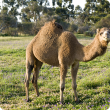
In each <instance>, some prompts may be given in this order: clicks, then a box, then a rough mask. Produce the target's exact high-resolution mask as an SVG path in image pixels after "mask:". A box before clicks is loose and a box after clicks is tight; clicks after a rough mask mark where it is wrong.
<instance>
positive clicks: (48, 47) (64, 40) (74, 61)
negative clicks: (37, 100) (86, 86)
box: [25, 20, 110, 103]
mask: <svg viewBox="0 0 110 110" xmlns="http://www.w3.org/2000/svg"><path fill="white" fill-rule="evenodd" d="M109 41H110V29H108V28H106V27H104V28H101V29H97V33H96V36H95V38H94V39H93V41H92V43H90V44H89V45H87V46H83V45H82V44H80V43H79V42H78V40H77V38H76V37H75V35H74V34H73V33H71V32H68V31H64V29H63V27H62V26H61V25H60V24H58V23H57V22H55V20H53V21H50V22H48V23H45V25H44V26H43V27H42V28H41V30H40V31H39V32H38V34H37V35H36V36H35V37H34V38H33V39H32V41H31V42H30V43H29V44H28V46H27V48H26V75H25V89H26V100H27V101H29V90H28V88H29V80H30V75H31V71H32V70H33V78H32V83H33V86H34V88H35V91H36V95H37V96H39V90H38V85H37V80H38V74H39V70H40V68H41V66H42V64H43V63H46V64H49V65H52V66H59V67H60V101H61V103H63V91H64V88H65V77H66V74H67V69H68V67H69V66H71V76H72V88H73V91H74V95H75V101H76V102H78V96H77V92H76V88H77V84H76V76H77V71H78V68H79V62H80V61H82V62H88V61H91V60H93V59H94V58H96V57H98V56H101V55H103V54H104V53H105V52H106V49H107V45H108V43H109Z"/></svg>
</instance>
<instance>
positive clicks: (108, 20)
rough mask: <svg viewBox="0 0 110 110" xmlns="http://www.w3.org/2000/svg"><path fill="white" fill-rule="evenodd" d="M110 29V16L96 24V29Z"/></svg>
mask: <svg viewBox="0 0 110 110" xmlns="http://www.w3.org/2000/svg"><path fill="white" fill-rule="evenodd" d="M102 27H108V28H109V27H110V14H108V15H107V16H106V17H104V18H102V19H101V20H100V21H98V22H97V23H96V28H102Z"/></svg>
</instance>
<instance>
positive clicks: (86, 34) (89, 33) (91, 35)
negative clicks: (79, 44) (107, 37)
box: [84, 31, 94, 37]
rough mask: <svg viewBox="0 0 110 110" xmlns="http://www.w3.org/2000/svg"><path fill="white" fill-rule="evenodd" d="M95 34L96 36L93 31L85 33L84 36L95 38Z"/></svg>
mask: <svg viewBox="0 0 110 110" xmlns="http://www.w3.org/2000/svg"><path fill="white" fill-rule="evenodd" d="M93 34H94V33H93V32H92V31H85V32H84V35H85V36H90V37H93Z"/></svg>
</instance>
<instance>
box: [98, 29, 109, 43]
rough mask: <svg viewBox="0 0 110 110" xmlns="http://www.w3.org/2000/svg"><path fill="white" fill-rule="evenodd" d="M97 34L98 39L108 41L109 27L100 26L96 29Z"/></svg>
mask: <svg viewBox="0 0 110 110" xmlns="http://www.w3.org/2000/svg"><path fill="white" fill-rule="evenodd" d="M97 34H98V37H99V40H100V41H105V42H110V29H109V28H105V27H104V28H101V29H97Z"/></svg>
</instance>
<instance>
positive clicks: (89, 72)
mask: <svg viewBox="0 0 110 110" xmlns="http://www.w3.org/2000/svg"><path fill="white" fill-rule="evenodd" d="M32 38H33V37H0V107H1V108H2V109H3V110H8V109H9V110H24V109H26V110H29V109H31V110H34V109H35V110H89V109H90V110H106V109H107V108H109V106H110V45H109V46H108V49H107V52H106V54H105V55H103V56H101V57H97V58H96V59H94V60H93V61H90V62H86V63H85V62H80V66H79V70H78V75H77V93H78V97H79V100H80V102H79V103H75V101H74V94H73V90H72V85H71V84H72V78H71V73H70V69H71V68H69V69H68V74H67V77H66V82H65V83H66V84H65V90H64V105H62V104H60V101H59V100H60V86H59V84H60V73H59V68H58V67H53V66H50V65H47V64H43V66H42V68H41V70H40V73H39V79H38V86H39V92H40V96H39V97H36V94H35V90H34V88H33V86H32V83H31V80H30V87H29V94H30V99H31V101H30V102H28V103H27V102H26V100H25V99H26V96H25V87H24V76H25V52H26V51H25V49H26V46H27V45H28V43H29V42H30V41H31V39H32ZM78 40H79V42H81V43H82V44H83V45H87V44H89V43H90V42H91V41H92V39H91V38H87V37H86V38H84V36H83V37H82V38H81V37H80V36H78ZM31 79H32V75H31Z"/></svg>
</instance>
